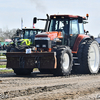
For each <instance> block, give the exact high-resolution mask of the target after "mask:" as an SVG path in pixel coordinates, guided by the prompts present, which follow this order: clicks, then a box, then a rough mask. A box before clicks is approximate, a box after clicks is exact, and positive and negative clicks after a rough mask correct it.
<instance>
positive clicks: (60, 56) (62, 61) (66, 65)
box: [54, 46, 73, 75]
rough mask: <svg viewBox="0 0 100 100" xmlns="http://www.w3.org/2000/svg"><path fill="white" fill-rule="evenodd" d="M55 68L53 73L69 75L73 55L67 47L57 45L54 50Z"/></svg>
mask: <svg viewBox="0 0 100 100" xmlns="http://www.w3.org/2000/svg"><path fill="white" fill-rule="evenodd" d="M56 55H57V69H55V71H54V75H69V74H70V73H71V70H72V65H73V55H72V52H71V49H70V48H69V47H66V46H65V47H59V48H58V49H57V50H56Z"/></svg>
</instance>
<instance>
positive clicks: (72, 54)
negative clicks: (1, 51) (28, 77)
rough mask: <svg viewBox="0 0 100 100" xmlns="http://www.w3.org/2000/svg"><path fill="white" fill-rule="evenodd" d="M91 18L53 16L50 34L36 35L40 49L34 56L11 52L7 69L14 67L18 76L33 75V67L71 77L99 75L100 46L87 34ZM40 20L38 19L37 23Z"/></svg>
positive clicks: (43, 71) (51, 17)
mask: <svg viewBox="0 0 100 100" xmlns="http://www.w3.org/2000/svg"><path fill="white" fill-rule="evenodd" d="M87 18H88V14H87ZM87 18H86V17H81V16H74V15H51V16H50V18H49V17H48V18H47V24H46V26H47V27H46V32H43V33H40V34H37V35H36V36H35V47H36V49H35V50H33V51H32V50H31V52H30V53H25V52H23V53H17V52H12V53H7V54H6V56H7V68H13V69H14V72H15V73H16V74H30V73H31V71H32V69H33V68H38V69H39V70H40V72H41V73H53V74H54V75H69V74H71V72H72V71H73V72H76V73H84V74H86V73H92V74H94V73H98V71H99V60H100V58H99V44H98V43H97V42H96V41H95V40H94V39H93V36H88V35H86V34H85V32H84V24H85V23H87V22H86V20H87ZM37 20H38V19H37V18H34V23H36V21H37ZM12 60H13V62H12ZM13 64H14V66H12V65H13ZM16 64H17V65H16ZM30 69H31V70H30ZM27 70H30V71H28V72H27Z"/></svg>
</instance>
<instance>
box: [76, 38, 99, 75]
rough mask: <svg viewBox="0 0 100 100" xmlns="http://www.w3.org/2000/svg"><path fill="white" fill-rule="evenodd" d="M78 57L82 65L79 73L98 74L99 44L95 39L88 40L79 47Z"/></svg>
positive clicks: (78, 70)
mask: <svg viewBox="0 0 100 100" xmlns="http://www.w3.org/2000/svg"><path fill="white" fill-rule="evenodd" d="M78 59H79V62H80V66H78V67H77V69H76V70H77V72H78V73H81V74H82V73H83V74H96V73H98V71H99V59H100V58H99V44H98V43H97V42H96V41H94V40H88V41H87V42H86V44H84V45H83V46H82V47H80V48H79V52H78Z"/></svg>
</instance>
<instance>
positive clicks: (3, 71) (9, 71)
mask: <svg viewBox="0 0 100 100" xmlns="http://www.w3.org/2000/svg"><path fill="white" fill-rule="evenodd" d="M11 72H13V70H0V73H11Z"/></svg>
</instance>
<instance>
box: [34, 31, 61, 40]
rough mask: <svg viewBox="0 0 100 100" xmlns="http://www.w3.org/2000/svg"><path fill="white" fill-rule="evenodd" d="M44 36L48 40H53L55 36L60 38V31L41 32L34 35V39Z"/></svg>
mask: <svg viewBox="0 0 100 100" xmlns="http://www.w3.org/2000/svg"><path fill="white" fill-rule="evenodd" d="M44 38H48V39H49V40H54V39H55V38H62V33H61V32H56V31H54V32H43V33H40V34H37V35H35V40H37V39H38V40H39V39H40V40H41V39H44Z"/></svg>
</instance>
